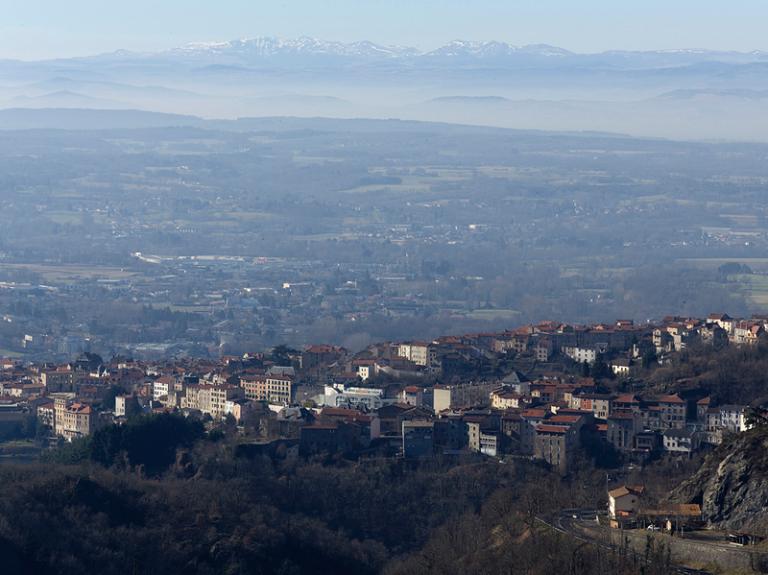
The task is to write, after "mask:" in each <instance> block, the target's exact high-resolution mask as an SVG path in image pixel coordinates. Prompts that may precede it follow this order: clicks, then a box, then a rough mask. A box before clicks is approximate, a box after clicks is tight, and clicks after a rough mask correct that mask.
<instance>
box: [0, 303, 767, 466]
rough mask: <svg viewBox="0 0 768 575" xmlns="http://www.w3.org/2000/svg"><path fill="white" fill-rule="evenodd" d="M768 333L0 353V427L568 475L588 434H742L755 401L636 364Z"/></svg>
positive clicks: (655, 450) (758, 323)
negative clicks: (133, 432) (493, 462)
mask: <svg viewBox="0 0 768 575" xmlns="http://www.w3.org/2000/svg"><path fill="white" fill-rule="evenodd" d="M767 329H768V318H752V319H749V320H743V319H734V318H731V317H729V316H728V315H726V314H714V315H710V316H709V317H708V318H706V319H696V318H681V317H667V318H664V320H662V321H661V322H659V323H657V324H648V325H636V324H634V323H633V322H632V321H627V320H619V321H616V322H615V323H613V324H598V325H591V326H572V325H566V324H558V323H555V322H544V323H541V324H539V325H528V326H523V327H520V328H518V329H514V330H511V331H504V332H502V333H480V334H469V335H463V336H447V337H440V338H438V339H436V340H434V341H431V342H418V341H408V342H385V343H380V344H376V345H372V346H370V347H368V348H367V349H365V350H364V351H362V352H360V353H355V354H353V353H350V352H349V351H347V350H346V349H344V348H341V347H338V346H331V345H311V346H308V347H307V348H305V349H304V350H301V351H298V350H293V349H290V348H287V347H285V346H279V347H277V348H274V349H273V350H272V351H271V352H269V353H254V354H245V355H243V356H242V357H223V358H221V359H220V360H203V359H179V360H176V361H162V362H157V363H148V362H143V361H133V360H131V359H127V358H121V357H116V358H112V359H111V360H110V361H104V360H103V359H102V358H101V357H99V356H96V355H94V354H83V355H82V356H81V357H80V358H79V359H78V360H77V361H74V362H71V363H68V364H65V365H47V364H43V365H38V364H23V363H20V362H19V361H18V360H4V361H2V365H0V367H1V368H2V369H0V384H1V385H2V400H1V403H0V430H2V433H3V435H4V436H5V437H6V438H9V437H14V436H23V435H24V434H25V433H26V434H30V433H34V435H35V437H36V438H37V439H38V440H39V441H40V442H41V444H43V443H44V444H47V445H56V444H57V443H59V442H61V441H68V442H69V441H72V440H74V439H76V438H79V437H84V436H88V435H90V434H92V433H94V431H95V430H96V429H98V428H99V427H101V426H104V425H109V424H113V423H114V424H121V423H123V422H125V421H127V419H128V418H130V417H131V416H132V415H134V414H141V413H162V412H179V413H181V414H183V415H185V416H188V417H192V418H199V419H201V420H202V421H204V422H205V423H206V424H207V425H208V427H209V429H212V428H215V427H216V426H220V425H222V424H229V425H231V426H235V427H236V428H237V430H238V433H239V435H240V436H242V441H243V442H244V443H248V444H250V445H252V446H254V447H253V448H254V449H261V450H264V451H265V452H268V453H272V452H279V453H281V454H282V456H287V455H286V454H301V455H312V454H319V453H338V454H344V455H353V456H362V457H364V456H372V455H376V456H391V457H403V458H406V459H410V458H425V457H432V456H435V455H440V454H457V453H462V452H477V453H479V454H482V455H484V456H488V457H495V458H504V457H507V456H516V457H527V458H532V459H534V460H540V461H542V462H544V463H546V464H547V465H549V466H551V467H552V468H553V469H555V470H557V471H558V472H560V473H562V474H568V473H569V472H570V471H571V470H572V468H573V466H574V465H575V464H576V462H577V461H578V459H579V454H580V453H581V452H582V450H583V449H584V448H585V446H589V447H590V449H592V451H593V452H594V449H595V448H596V447H595V446H597V448H599V449H603V450H606V453H608V452H610V453H612V454H614V455H616V454H618V455H619V456H620V457H622V458H624V459H625V460H628V461H639V462H642V461H645V460H648V459H651V458H654V457H656V456H658V455H660V454H664V453H668V454H674V455H676V456H682V457H686V456H691V455H692V454H693V453H695V452H697V451H699V450H703V449H706V448H708V447H711V446H715V445H718V444H719V443H721V442H722V441H723V437H724V436H725V435H726V434H730V433H740V432H743V431H745V430H747V429H748V428H749V427H750V410H751V408H752V407H754V406H750V405H748V404H746V403H744V404H733V403H722V402H721V400H720V398H717V397H710V395H708V393H707V390H706V389H704V388H701V387H697V386H696V385H691V383H690V382H682V383H681V385H680V386H679V388H678V390H677V391H676V392H674V393H660V392H658V390H656V389H655V388H654V387H653V386H649V385H648V384H647V383H646V382H645V381H644V377H643V376H644V375H648V374H652V373H653V372H654V370H656V369H660V368H662V367H663V366H664V365H665V364H666V363H668V362H670V361H671V360H672V358H673V357H674V356H675V354H679V353H682V352H684V351H685V350H687V349H694V348H696V349H700V348H707V347H712V348H725V347H727V346H756V345H757V344H758V343H759V342H760V341H761V339H762V338H763V337H765V334H766V330H767ZM277 447H281V449H279V450H277Z"/></svg>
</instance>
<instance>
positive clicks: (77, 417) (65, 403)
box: [54, 394, 96, 441]
mask: <svg viewBox="0 0 768 575" xmlns="http://www.w3.org/2000/svg"><path fill="white" fill-rule="evenodd" d="M95 428H96V412H95V410H94V409H93V408H92V407H91V406H90V405H86V404H83V403H79V402H76V401H74V398H73V397H72V396H68V394H62V395H60V396H58V397H56V398H55V399H54V432H55V433H56V435H59V436H61V437H63V438H64V439H66V440H67V441H72V440H73V439H76V438H78V437H85V436H87V435H91V433H93V431H94V429H95Z"/></svg>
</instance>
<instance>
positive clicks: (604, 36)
mask: <svg viewBox="0 0 768 575" xmlns="http://www.w3.org/2000/svg"><path fill="white" fill-rule="evenodd" d="M0 8H2V10H1V11H0V14H1V15H2V17H1V18H0V58H22V59H37V58H49V57H56V56H72V55H83V54H93V53H98V52H107V51H112V50H115V49H118V48H126V49H131V50H158V49H164V48H170V47H174V46H177V45H179V44H184V43H186V42H191V41H208V40H230V39H233V38H242V37H252V36H282V37H296V36H301V35H307V36H316V37H319V38H322V39H327V40H342V41H353V40H362V39H366V40H372V41H374V42H379V43H385V44H386V43H391V44H407V45H412V46H416V47H419V48H431V47H435V46H437V45H440V44H442V43H445V42H447V41H450V40H452V39H456V38H461V39H468V40H503V41H507V42H510V43H513V44H530V43H547V44H554V45H558V46H561V47H563V48H568V49H571V50H574V51H579V52H588V51H600V50H607V49H668V48H713V49H733V50H742V51H748V50H754V49H762V50H768V35H767V34H766V33H765V22H766V19H767V18H768V2H767V1H766V0H730V1H729V2H727V3H726V2H723V1H722V0H716V1H715V0H642V1H629V0H275V1H272V0H270V1H263V0H26V1H23V2H22V1H19V0H0Z"/></svg>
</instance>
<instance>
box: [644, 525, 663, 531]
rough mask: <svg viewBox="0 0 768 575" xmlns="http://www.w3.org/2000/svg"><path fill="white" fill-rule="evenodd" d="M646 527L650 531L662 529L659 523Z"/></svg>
mask: <svg viewBox="0 0 768 575" xmlns="http://www.w3.org/2000/svg"><path fill="white" fill-rule="evenodd" d="M646 529H648V531H661V527H659V526H658V525H649V526H648V527H646Z"/></svg>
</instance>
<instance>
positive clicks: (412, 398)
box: [399, 385, 424, 407]
mask: <svg viewBox="0 0 768 575" xmlns="http://www.w3.org/2000/svg"><path fill="white" fill-rule="evenodd" d="M399 400H400V403H404V404H405V405H413V406H414V407H418V406H421V405H423V404H424V390H423V389H422V388H420V387H418V386H416V385H409V386H407V387H405V388H403V390H402V391H401V392H400V396H399Z"/></svg>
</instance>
